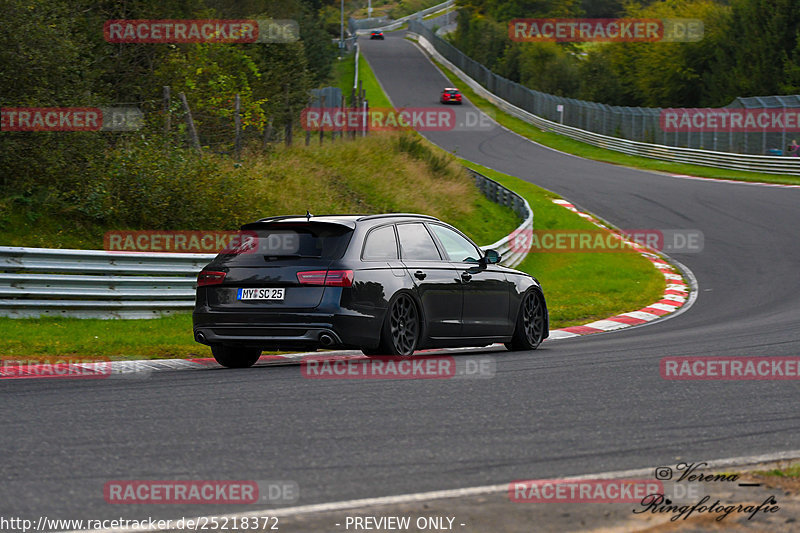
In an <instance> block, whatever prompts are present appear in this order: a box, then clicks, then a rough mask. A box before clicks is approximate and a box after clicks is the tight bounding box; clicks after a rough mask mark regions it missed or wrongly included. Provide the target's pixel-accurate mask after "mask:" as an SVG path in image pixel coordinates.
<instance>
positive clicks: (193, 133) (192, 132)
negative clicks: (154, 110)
mask: <svg viewBox="0 0 800 533" xmlns="http://www.w3.org/2000/svg"><path fill="white" fill-rule="evenodd" d="M178 96H179V97H180V99H181V104H182V105H183V110H184V111H185V112H186V128H187V129H188V130H189V139H190V140H191V141H192V146H193V147H194V149H195V150H197V151H198V152H202V150H201V149H200V139H199V138H198V137H197V130H196V129H195V127H194V120H192V110H191V109H189V102H187V101H186V95H185V94H183V93H180V94H179V95H178Z"/></svg>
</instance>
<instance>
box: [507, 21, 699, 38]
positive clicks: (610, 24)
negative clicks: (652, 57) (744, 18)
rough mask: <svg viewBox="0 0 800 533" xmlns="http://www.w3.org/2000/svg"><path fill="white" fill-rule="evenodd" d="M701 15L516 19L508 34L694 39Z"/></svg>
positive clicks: (525, 36)
mask: <svg viewBox="0 0 800 533" xmlns="http://www.w3.org/2000/svg"><path fill="white" fill-rule="evenodd" d="M703 31H704V26H703V21H702V20H699V19H639V18H627V19H581V18H575V19H566V18H565V19H557V18H549V19H513V20H511V21H509V23H508V37H509V38H510V39H511V40H512V41H520V42H592V41H593V42H636V41H638V42H694V41H700V40H702V39H703Z"/></svg>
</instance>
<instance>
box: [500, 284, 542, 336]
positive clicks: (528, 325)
mask: <svg viewBox="0 0 800 533" xmlns="http://www.w3.org/2000/svg"><path fill="white" fill-rule="evenodd" d="M544 317H545V307H544V298H542V295H541V294H539V291H535V290H531V291H528V292H526V293H525V296H524V297H523V298H522V304H521V305H520V308H519V313H517V325H516V328H515V329H514V336H513V337H512V338H511V342H507V343H505V345H506V348H508V349H509V350H512V351H513V350H535V349H536V348H538V347H539V345H540V344H541V343H542V341H543V340H544V320H545V319H544Z"/></svg>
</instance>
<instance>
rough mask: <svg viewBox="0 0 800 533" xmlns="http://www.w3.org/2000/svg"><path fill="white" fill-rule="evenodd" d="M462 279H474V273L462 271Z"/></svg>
mask: <svg viewBox="0 0 800 533" xmlns="http://www.w3.org/2000/svg"><path fill="white" fill-rule="evenodd" d="M461 279H462V280H463V281H464V282H467V281H469V280H471V279H472V274H469V273H467V272H462V273H461Z"/></svg>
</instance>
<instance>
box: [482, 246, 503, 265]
mask: <svg viewBox="0 0 800 533" xmlns="http://www.w3.org/2000/svg"><path fill="white" fill-rule="evenodd" d="M484 259H485V260H486V264H487V265H494V264H497V263H499V262H500V259H501V257H500V254H499V253H497V250H486V255H485V256H484Z"/></svg>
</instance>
